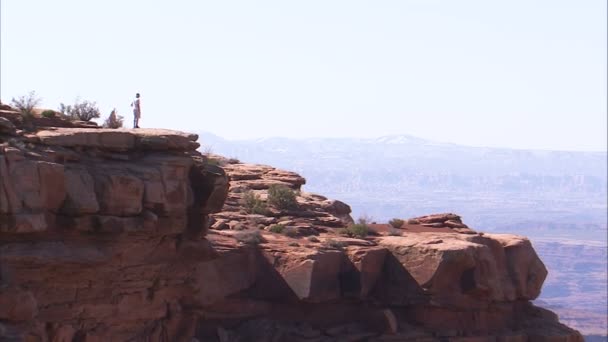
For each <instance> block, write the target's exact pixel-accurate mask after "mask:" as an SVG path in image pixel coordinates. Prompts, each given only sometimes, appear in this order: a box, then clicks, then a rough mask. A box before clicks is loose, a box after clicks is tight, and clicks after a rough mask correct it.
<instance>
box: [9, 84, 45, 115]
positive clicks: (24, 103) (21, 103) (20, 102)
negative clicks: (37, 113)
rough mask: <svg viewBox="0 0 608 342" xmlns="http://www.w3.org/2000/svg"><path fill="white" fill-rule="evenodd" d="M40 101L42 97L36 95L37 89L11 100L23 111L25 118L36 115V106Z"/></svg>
mask: <svg viewBox="0 0 608 342" xmlns="http://www.w3.org/2000/svg"><path fill="white" fill-rule="evenodd" d="M39 103H40V98H39V97H38V96H37V95H36V92H35V91H30V92H29V93H28V94H27V95H24V96H20V97H18V98H17V99H15V98H13V99H12V100H11V105H12V106H13V107H15V108H17V109H18V110H19V112H21V116H23V118H24V119H31V118H33V117H34V107H36V106H37V105H38V104H39Z"/></svg>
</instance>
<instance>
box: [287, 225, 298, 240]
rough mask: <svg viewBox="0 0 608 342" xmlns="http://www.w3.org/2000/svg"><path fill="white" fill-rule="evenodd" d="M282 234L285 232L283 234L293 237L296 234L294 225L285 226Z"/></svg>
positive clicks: (296, 230)
mask: <svg viewBox="0 0 608 342" xmlns="http://www.w3.org/2000/svg"><path fill="white" fill-rule="evenodd" d="M283 234H285V236H289V237H292V238H294V237H297V236H298V229H296V228H294V227H286V228H285V230H284V231H283Z"/></svg>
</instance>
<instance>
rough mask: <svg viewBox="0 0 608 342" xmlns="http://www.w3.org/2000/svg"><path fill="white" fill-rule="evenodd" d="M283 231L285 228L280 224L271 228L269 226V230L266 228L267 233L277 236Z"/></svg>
mask: <svg viewBox="0 0 608 342" xmlns="http://www.w3.org/2000/svg"><path fill="white" fill-rule="evenodd" d="M284 230H285V226H284V225H282V224H273V225H272V226H270V228H268V231H269V232H271V233H277V234H282V233H283V231H284Z"/></svg>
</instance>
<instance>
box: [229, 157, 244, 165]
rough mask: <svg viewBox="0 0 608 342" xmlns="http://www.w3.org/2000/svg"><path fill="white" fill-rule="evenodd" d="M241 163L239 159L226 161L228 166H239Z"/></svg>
mask: <svg viewBox="0 0 608 342" xmlns="http://www.w3.org/2000/svg"><path fill="white" fill-rule="evenodd" d="M240 162H241V161H240V160H238V159H236V158H229V159H228V160H227V161H226V163H227V164H238V163H240Z"/></svg>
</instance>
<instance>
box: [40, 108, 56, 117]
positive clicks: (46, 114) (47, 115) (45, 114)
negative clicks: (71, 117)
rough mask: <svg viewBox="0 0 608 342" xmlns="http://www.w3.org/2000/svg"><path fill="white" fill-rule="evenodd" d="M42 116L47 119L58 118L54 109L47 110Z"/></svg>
mask: <svg viewBox="0 0 608 342" xmlns="http://www.w3.org/2000/svg"><path fill="white" fill-rule="evenodd" d="M40 115H41V116H43V117H45V118H54V117H56V116H57V113H56V112H55V111H54V110H52V109H47V110H45V111H43V112H42V113H40Z"/></svg>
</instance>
